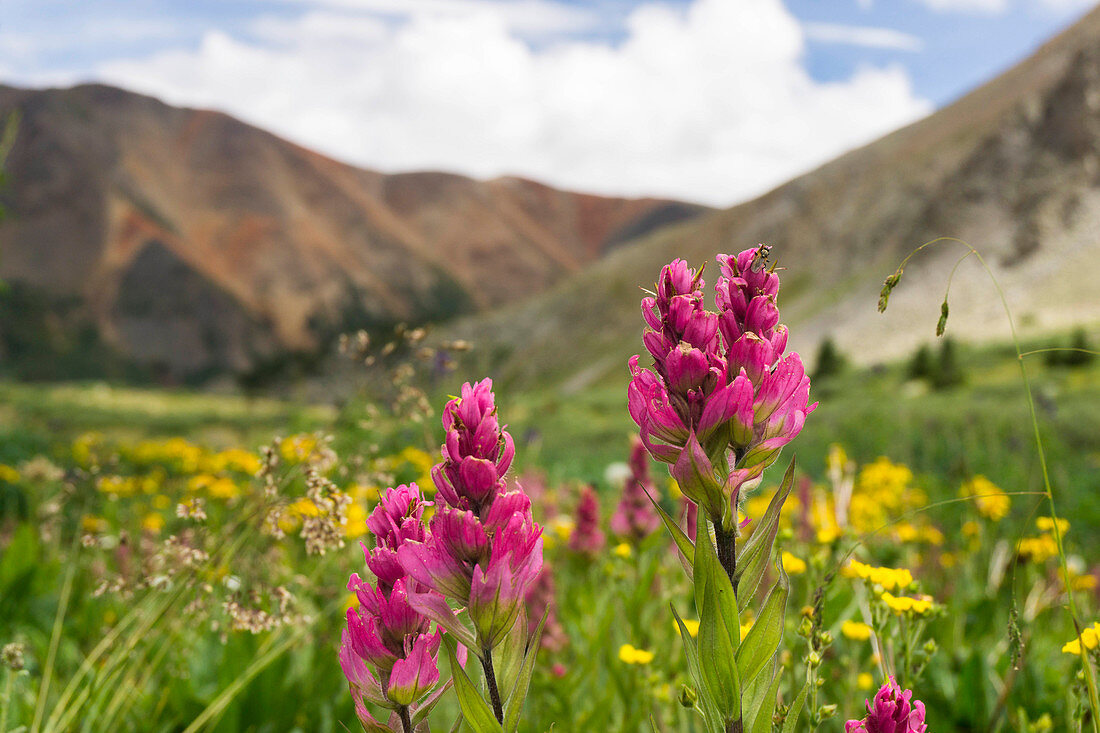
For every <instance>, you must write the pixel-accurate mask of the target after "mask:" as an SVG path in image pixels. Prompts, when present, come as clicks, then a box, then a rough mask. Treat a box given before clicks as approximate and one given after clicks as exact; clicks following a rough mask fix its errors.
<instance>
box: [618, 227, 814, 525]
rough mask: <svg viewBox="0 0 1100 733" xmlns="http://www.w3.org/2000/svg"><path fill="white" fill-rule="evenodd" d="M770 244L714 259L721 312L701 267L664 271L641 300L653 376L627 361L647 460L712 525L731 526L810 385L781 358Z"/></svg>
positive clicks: (796, 366) (805, 408) (796, 363)
mask: <svg viewBox="0 0 1100 733" xmlns="http://www.w3.org/2000/svg"><path fill="white" fill-rule="evenodd" d="M766 259H767V248H765V247H763V246H760V247H754V248H751V249H747V250H745V251H743V252H741V253H740V254H738V255H737V256H736V257H734V256H731V255H719V257H718V262H719V264H720V266H721V274H720V276H719V278H718V284H717V286H716V287H715V291H716V298H715V300H716V304H717V306H718V312H717V313H712V312H710V311H707V310H706V308H705V307H704V303H703V286H704V283H703V280H702V278H701V271H700V272H695V271H694V270H691V269H690V268H689V267H688V266H687V264H686V263H685V262H684V261H683V260H674V261H673V262H672V263H670V264H669V265H666V266H665V267H664V268H663V269H662V271H661V276H660V279H659V280H658V283H657V286H656V294H655V295H653V296H649V297H646V298H644V299H643V300H642V315H643V316H644V318H645V321H646V325H647V328H646V330H645V333H644V334H643V337H642V340H643V343H644V344H645V347H646V349H647V350H648V351H649V353H650V355H651V356H652V357H653V371H650V370H648V369H642V368H640V367H639V365H638V357H637V356H635V357H633V358H632V359H631V360H630V371H631V374H632V380H631V383H630V387H629V389H628V405H629V409H630V414H631V417H633V418H634V421H635V422H636V423H637V424H638V427H639V428H640V429H641V436H642V441H643V443H644V444H645V446H646V448H647V449H648V450H649V452H650V454H651V455H652V456H653V457H654V458H656V459H658V460H660V461H664V462H666V463H668V464H670V466H671V468H670V472H671V474H672V475H673V477H674V478H676V480H677V482H678V483H679V484H680V488H681V490H682V491H683V492H684V494H685V495H686V496H687V497H688V498H690V499H691V500H692V501H694V502H696V503H697V504H698V505H699V506H701V507H703V509H704V510H705V511H706V513H707V515H708V516H709V517H710V519H711V521H714V522H719V521H723V523H724V525H725V526H727V527H730V526H732V523H733V520H734V518H735V517H736V513H735V510H736V506H735V505H736V502H737V501H738V498H739V495H740V491H741V488H742V487H743V486H746V485H751V482H754V481H756V480H757V479H758V478H759V477H760V475H761V473H763V471H764V469H765V468H767V467H768V466H769V465H771V463H773V462H774V461H775V459H776V458H777V457H778V454H779V451H780V449H781V448H782V447H783V446H784V445H786V444H787V443H788V442H790V441H791V440H792V439H793V438H794V437H795V436H796V435H797V434H798V433H799V432H800V431H801V430H802V426H803V424H804V423H805V420H806V415H807V414H809V413H810V412H812V411H813V409H814V408H815V407H816V404H814V405H809V389H810V380H809V377H807V376H806V373H805V369H804V368H803V366H802V361H801V359H800V358H799V356H798V354H795V353H791V354H788V355H787V356H783V351H784V350H785V349H786V344H787V329H786V327H785V326H783V325H782V324H780V323H779V310H778V308H777V307H776V297H777V296H778V293H779V277H778V275H776V274H775V272H774V271H769V270H768V269H767V268H766V267H765V265H766Z"/></svg>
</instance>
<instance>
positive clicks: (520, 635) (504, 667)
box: [493, 604, 527, 692]
mask: <svg viewBox="0 0 1100 733" xmlns="http://www.w3.org/2000/svg"><path fill="white" fill-rule="evenodd" d="M526 653H527V609H526V608H525V607H524V606H523V605H522V604H521V605H520V607H519V615H517V616H516V620H515V622H514V623H513V624H512V628H511V629H509V630H508V633H507V634H505V635H504V638H503V639H501V640H500V643H499V644H498V645H497V646H496V648H495V649H493V667H494V669H495V671H496V675H497V686H498V688H499V689H500V690H501V691H502V692H506V691H507V690H511V689H512V687H513V686H514V685H515V684H516V676H517V675H518V674H519V669H520V666H521V665H522V664H523V658H524V655H525V654H526Z"/></svg>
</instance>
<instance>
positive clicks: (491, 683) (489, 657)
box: [481, 648, 504, 723]
mask: <svg viewBox="0 0 1100 733" xmlns="http://www.w3.org/2000/svg"><path fill="white" fill-rule="evenodd" d="M481 668H482V669H483V670H485V686H486V687H487V688H489V700H490V702H492V703H493V714H494V715H496V716H497V722H498V723H503V722H504V705H503V704H502V703H501V701H500V690H498V689H497V676H496V673H495V672H494V671H493V650H492V649H491V648H486V649H485V650H483V651H482V653H481Z"/></svg>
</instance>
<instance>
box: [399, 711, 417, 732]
mask: <svg viewBox="0 0 1100 733" xmlns="http://www.w3.org/2000/svg"><path fill="white" fill-rule="evenodd" d="M397 715H398V716H399V717H400V718H401V730H402V731H403V732H404V733H413V722H412V718H411V717H409V706H408V705H402V706H401V707H399V708H397Z"/></svg>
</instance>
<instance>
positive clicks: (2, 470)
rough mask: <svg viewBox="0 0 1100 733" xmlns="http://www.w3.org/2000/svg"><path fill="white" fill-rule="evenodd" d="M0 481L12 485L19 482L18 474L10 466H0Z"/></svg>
mask: <svg viewBox="0 0 1100 733" xmlns="http://www.w3.org/2000/svg"><path fill="white" fill-rule="evenodd" d="M0 481H6V482H8V483H9V484H14V483H16V482H17V481H19V472H18V471H16V470H15V469H14V468H12V467H11V466H6V465H3V464H0Z"/></svg>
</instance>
